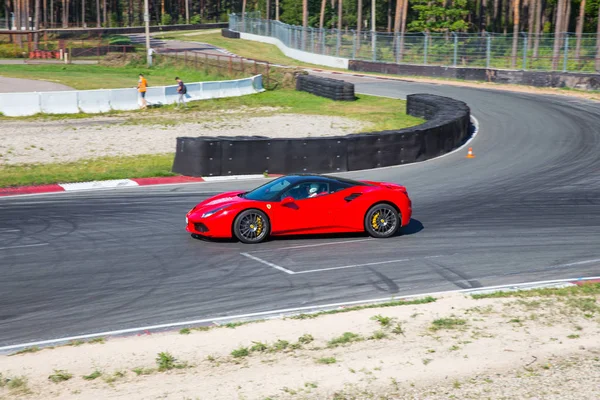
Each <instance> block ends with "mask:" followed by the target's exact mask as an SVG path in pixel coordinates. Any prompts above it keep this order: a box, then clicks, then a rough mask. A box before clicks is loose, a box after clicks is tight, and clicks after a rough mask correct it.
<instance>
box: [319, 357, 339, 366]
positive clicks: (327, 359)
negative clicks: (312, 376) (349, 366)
mask: <svg viewBox="0 0 600 400" xmlns="http://www.w3.org/2000/svg"><path fill="white" fill-rule="evenodd" d="M336 362H337V360H336V359H335V357H322V358H319V359H318V360H317V363H318V364H335V363H336Z"/></svg>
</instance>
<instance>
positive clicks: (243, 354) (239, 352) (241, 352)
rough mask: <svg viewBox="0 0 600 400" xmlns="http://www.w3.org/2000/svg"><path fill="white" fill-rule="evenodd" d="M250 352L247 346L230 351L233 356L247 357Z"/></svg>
mask: <svg viewBox="0 0 600 400" xmlns="http://www.w3.org/2000/svg"><path fill="white" fill-rule="evenodd" d="M249 354H250V350H248V348H247V347H240V348H238V349H235V350H233V351H232V352H231V355H232V356H233V357H234V358H241V357H247V356H248V355H249Z"/></svg>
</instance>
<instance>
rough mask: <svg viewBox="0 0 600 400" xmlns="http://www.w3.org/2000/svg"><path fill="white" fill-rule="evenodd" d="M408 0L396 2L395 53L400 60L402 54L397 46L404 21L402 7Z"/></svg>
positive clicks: (397, 0)
mask: <svg viewBox="0 0 600 400" xmlns="http://www.w3.org/2000/svg"><path fill="white" fill-rule="evenodd" d="M405 1H408V0H396V13H395V14H394V53H398V54H396V59H397V60H400V59H401V58H402V55H401V54H402V53H401V52H399V51H398V50H399V46H397V45H396V40H400V23H401V21H402V19H401V18H402V7H403V6H404V2H405Z"/></svg>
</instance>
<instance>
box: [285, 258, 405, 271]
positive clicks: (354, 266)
mask: <svg viewBox="0 0 600 400" xmlns="http://www.w3.org/2000/svg"><path fill="white" fill-rule="evenodd" d="M403 261H411V259H410V258H404V259H401V260H389V261H378V262H372V263H366V264H354V265H344V266H342V267H331V268H321V269H310V270H308V271H299V272H296V274H308V273H311V272H322V271H333V270H335V269H347V268H359V267H368V266H371V265H382V264H391V263H397V262H403Z"/></svg>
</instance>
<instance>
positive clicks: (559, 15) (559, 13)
mask: <svg viewBox="0 0 600 400" xmlns="http://www.w3.org/2000/svg"><path fill="white" fill-rule="evenodd" d="M564 9H565V0H558V5H557V7H556V26H555V28H554V49H553V51H552V69H553V70H555V69H557V68H558V57H559V55H560V39H561V32H562V21H563V14H564Z"/></svg>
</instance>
